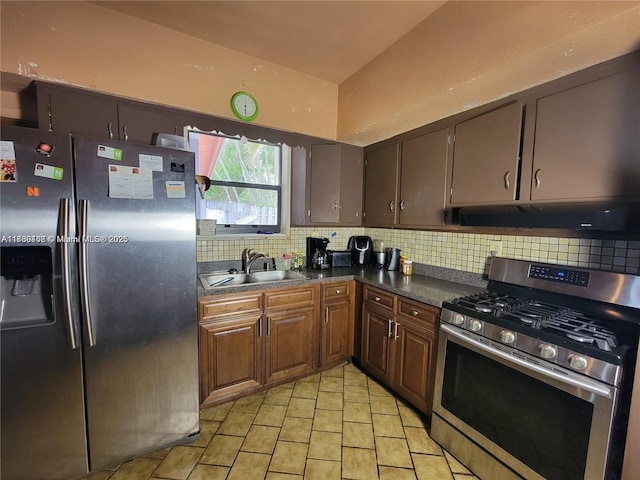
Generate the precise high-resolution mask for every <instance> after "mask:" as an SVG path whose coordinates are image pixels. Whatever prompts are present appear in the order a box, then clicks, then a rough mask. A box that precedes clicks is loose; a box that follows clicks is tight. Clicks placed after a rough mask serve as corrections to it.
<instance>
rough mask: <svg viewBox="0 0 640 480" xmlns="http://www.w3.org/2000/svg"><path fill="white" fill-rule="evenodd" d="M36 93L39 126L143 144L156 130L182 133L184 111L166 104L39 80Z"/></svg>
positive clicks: (146, 143)
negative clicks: (181, 111) (119, 96)
mask: <svg viewBox="0 0 640 480" xmlns="http://www.w3.org/2000/svg"><path fill="white" fill-rule="evenodd" d="M36 95H37V102H38V127H39V128H43V129H47V130H53V131H57V132H66V133H73V134H77V135H91V136H95V137H102V138H113V139H117V140H124V141H129V142H133V143H139V144H143V145H150V144H152V143H153V142H154V141H155V138H154V136H155V134H156V133H169V134H172V135H180V136H182V135H183V127H184V124H185V119H184V117H183V115H181V114H180V113H179V112H177V111H174V110H171V109H169V108H163V107H156V106H153V105H145V104H143V103H138V102H129V101H127V100H126V99H119V98H117V97H112V96H109V95H103V94H99V93H94V92H91V91H86V90H83V89H79V88H72V87H66V86H59V85H51V84H48V83H41V82H36Z"/></svg>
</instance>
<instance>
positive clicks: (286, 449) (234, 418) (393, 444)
mask: <svg viewBox="0 0 640 480" xmlns="http://www.w3.org/2000/svg"><path fill="white" fill-rule="evenodd" d="M425 420H426V419H425V418H424V417H422V416H421V415H419V414H418V413H417V412H416V411H415V410H414V409H413V408H412V407H410V406H408V404H406V403H405V402H404V401H403V400H402V399H400V398H397V397H395V396H394V395H393V394H392V393H391V392H390V391H389V390H387V389H386V388H384V387H383V386H382V385H380V384H379V383H378V382H376V381H375V380H373V379H372V378H370V377H368V376H367V375H365V374H364V373H363V372H362V371H360V370H359V369H358V368H357V367H356V366H354V365H352V364H348V365H345V366H343V367H338V368H334V369H331V370H327V371H324V372H322V373H318V374H315V375H312V376H310V377H307V378H304V379H302V380H298V381H296V382H291V383H288V384H286V385H282V386H278V387H274V388H272V389H270V390H268V391H266V392H261V393H258V394H254V395H250V396H247V397H244V398H241V399H239V400H236V401H230V402H227V403H225V404H222V405H219V406H216V407H212V408H208V409H205V410H202V411H201V412H200V429H201V435H200V439H199V440H198V441H197V442H194V443H191V444H188V445H180V446H176V447H172V448H166V449H164V450H160V451H157V452H153V453H150V454H148V455H145V456H143V457H138V458H135V459H133V460H131V461H129V462H125V463H123V464H121V465H119V466H118V467H117V468H114V469H111V470H104V471H101V472H96V473H93V474H91V475H89V476H87V477H84V479H83V480H106V479H109V480H156V479H157V480H159V479H171V480H254V479H255V480H285V479H287V480H294V479H300V480H302V479H308V480H315V479H318V480H332V479H337V480H340V479H354V480H359V479H361V480H375V479H380V480H392V479H398V480H405V479H407V480H408V479H411V480H426V479H428V480H477V478H476V477H475V476H473V475H472V474H471V473H470V472H469V471H468V470H467V469H466V468H465V467H464V466H463V465H461V464H460V463H459V462H458V461H456V460H455V459H454V458H453V457H452V456H451V455H449V454H448V453H447V452H445V451H443V450H442V448H441V447H440V446H439V445H437V444H436V443H435V442H434V441H433V440H432V439H431V438H430V437H429V432H428V428H427V424H426V422H425Z"/></svg>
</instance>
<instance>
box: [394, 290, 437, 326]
mask: <svg viewBox="0 0 640 480" xmlns="http://www.w3.org/2000/svg"><path fill="white" fill-rule="evenodd" d="M398 314H399V315H402V316H403V317H407V318H411V319H413V320H419V321H420V322H423V323H425V324H426V325H428V326H430V327H432V328H435V326H436V324H437V321H438V315H439V310H438V309H437V308H435V307H432V306H430V305H425V304H423V303H419V302H414V301H412V300H407V299H406V298H401V297H399V298H398Z"/></svg>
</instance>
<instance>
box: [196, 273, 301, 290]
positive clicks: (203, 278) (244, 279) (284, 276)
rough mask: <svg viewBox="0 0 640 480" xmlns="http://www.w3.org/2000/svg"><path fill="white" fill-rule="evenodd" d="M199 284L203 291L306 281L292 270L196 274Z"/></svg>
mask: <svg viewBox="0 0 640 480" xmlns="http://www.w3.org/2000/svg"><path fill="white" fill-rule="evenodd" d="M198 278H200V283H201V284H202V286H203V287H204V288H205V290H213V289H216V288H221V287H232V286H237V285H241V284H243V283H252V284H256V283H273V282H286V281H292V280H306V278H307V277H305V276H304V275H303V274H301V273H298V272H294V271H292V270H268V271H266V270H265V271H259V272H252V273H249V274H246V273H244V272H238V273H229V272H226V271H222V272H210V273H200V274H198Z"/></svg>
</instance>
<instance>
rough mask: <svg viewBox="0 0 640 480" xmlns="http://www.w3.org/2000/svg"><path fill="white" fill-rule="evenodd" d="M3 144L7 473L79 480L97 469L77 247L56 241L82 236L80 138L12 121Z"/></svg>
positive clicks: (0, 328) (16, 478)
mask: <svg viewBox="0 0 640 480" xmlns="http://www.w3.org/2000/svg"><path fill="white" fill-rule="evenodd" d="M2 142H3V143H2V162H3V167H6V168H3V181H2V184H1V187H0V206H1V207H0V208H1V216H2V224H1V226H0V235H1V236H2V244H1V247H0V250H1V253H2V272H1V277H0V283H1V286H2V298H1V302H2V305H1V309H0V314H1V317H0V318H1V321H0V342H1V345H0V355H1V358H0V370H1V372H0V379H1V380H0V381H1V386H0V388H1V392H2V401H1V402H0V403H1V405H2V406H1V410H2V418H1V422H2V423H1V428H0V430H1V432H2V433H1V437H2V443H1V445H0V454H1V459H0V464H1V467H0V478H2V479H3V480H21V479H34V478H38V479H43V480H44V479H46V480H54V479H68V478H74V477H78V476H80V475H83V474H86V473H87V471H88V470H87V448H86V435H85V418H84V400H83V386H82V364H81V350H80V346H79V344H78V343H77V341H76V340H78V339H79V328H80V327H79V322H78V313H79V312H78V309H77V308H76V307H75V303H74V302H77V296H76V294H75V292H76V291H77V286H78V285H77V281H76V280H75V278H76V275H77V273H76V271H75V267H74V265H73V264H70V263H69V260H70V259H71V258H72V257H73V256H74V255H75V246H76V245H75V244H74V243H73V242H69V243H65V242H62V241H57V240H58V238H56V237H57V236H58V235H60V236H62V235H63V234H65V233H66V235H67V236H68V237H70V238H71V237H73V236H74V235H75V220H74V212H73V204H74V202H73V184H72V180H73V171H72V161H71V137H70V136H69V135H62V134H55V133H52V132H46V131H40V130H35V129H26V128H12V127H3V128H2ZM45 145H47V146H49V147H51V148H47V147H45ZM39 147H41V148H39ZM38 149H39V150H40V151H38ZM9 172H12V173H11V174H9ZM61 199H66V201H63V202H61ZM65 230H66V232H65ZM60 240H62V238H60ZM63 247H64V248H63ZM63 254H64V256H65V260H66V261H65V262H63ZM65 268H66V270H65ZM65 282H66V283H67V288H66V289H65V287H64V283H65ZM74 347H75V348H74Z"/></svg>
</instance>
